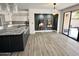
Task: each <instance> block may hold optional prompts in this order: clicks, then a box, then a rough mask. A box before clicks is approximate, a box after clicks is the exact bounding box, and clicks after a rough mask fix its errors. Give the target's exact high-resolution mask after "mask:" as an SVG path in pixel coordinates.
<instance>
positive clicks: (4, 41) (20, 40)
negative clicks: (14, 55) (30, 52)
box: [0, 33, 29, 52]
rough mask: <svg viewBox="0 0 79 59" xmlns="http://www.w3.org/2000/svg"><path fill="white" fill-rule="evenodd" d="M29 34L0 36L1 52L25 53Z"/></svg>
mask: <svg viewBox="0 0 79 59" xmlns="http://www.w3.org/2000/svg"><path fill="white" fill-rule="evenodd" d="M28 37H29V34H28V33H26V34H24V33H22V34H20V35H5V36H0V52H17V51H24V48H25V45H26V43H27V40H28Z"/></svg>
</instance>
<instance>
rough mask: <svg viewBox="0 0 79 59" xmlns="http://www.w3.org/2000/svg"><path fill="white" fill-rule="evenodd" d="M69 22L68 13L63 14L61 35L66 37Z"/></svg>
mask: <svg viewBox="0 0 79 59" xmlns="http://www.w3.org/2000/svg"><path fill="white" fill-rule="evenodd" d="M69 22H70V12H67V13H65V14H64V24H63V33H64V34H66V35H68V32H69Z"/></svg>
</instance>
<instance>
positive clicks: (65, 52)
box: [17, 32, 79, 56]
mask: <svg viewBox="0 0 79 59" xmlns="http://www.w3.org/2000/svg"><path fill="white" fill-rule="evenodd" d="M17 55H18V56H79V42H77V41H75V40H73V39H71V38H68V37H66V36H65V35H62V34H58V33H56V32H46V33H36V34H34V35H30V36H29V38H28V41H27V44H26V48H25V50H24V51H22V52H18V53H17Z"/></svg>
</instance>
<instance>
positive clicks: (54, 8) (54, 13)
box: [53, 3, 57, 15]
mask: <svg viewBox="0 0 79 59" xmlns="http://www.w3.org/2000/svg"><path fill="white" fill-rule="evenodd" d="M53 6H54V7H53V15H56V14H57V9H56V3H53Z"/></svg>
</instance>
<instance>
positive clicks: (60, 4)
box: [17, 3, 78, 10]
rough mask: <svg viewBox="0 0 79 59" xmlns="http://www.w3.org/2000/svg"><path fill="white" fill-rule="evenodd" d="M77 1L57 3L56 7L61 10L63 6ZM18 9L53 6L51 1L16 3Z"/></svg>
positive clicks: (68, 5) (65, 6) (71, 4)
mask: <svg viewBox="0 0 79 59" xmlns="http://www.w3.org/2000/svg"><path fill="white" fill-rule="evenodd" d="M76 4H78V3H57V4H56V8H57V9H58V10H62V9H64V8H67V7H70V6H73V5H76ZM17 5H18V7H19V8H20V9H29V8H41V9H44V8H53V3H17Z"/></svg>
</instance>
